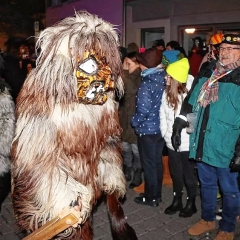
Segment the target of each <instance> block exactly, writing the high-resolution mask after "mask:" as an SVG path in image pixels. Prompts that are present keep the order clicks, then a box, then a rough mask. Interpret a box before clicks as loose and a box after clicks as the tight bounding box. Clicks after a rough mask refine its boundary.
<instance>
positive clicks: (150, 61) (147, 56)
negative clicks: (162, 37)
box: [136, 48, 162, 68]
mask: <svg viewBox="0 0 240 240" xmlns="http://www.w3.org/2000/svg"><path fill="white" fill-rule="evenodd" d="M136 58H137V61H138V63H140V64H142V65H143V66H145V67H147V68H154V67H157V66H158V65H159V64H160V63H161V61H162V51H160V50H158V49H156V48H148V49H146V50H145V51H144V52H142V53H138V54H137V55H136Z"/></svg>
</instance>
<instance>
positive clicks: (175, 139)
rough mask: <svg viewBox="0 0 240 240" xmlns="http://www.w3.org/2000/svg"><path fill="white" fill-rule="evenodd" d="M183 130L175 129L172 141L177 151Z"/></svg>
mask: <svg viewBox="0 0 240 240" xmlns="http://www.w3.org/2000/svg"><path fill="white" fill-rule="evenodd" d="M181 132H182V129H173V133H172V137H171V141H172V146H173V148H174V150H175V151H177V150H178V148H179V146H180V145H181Z"/></svg>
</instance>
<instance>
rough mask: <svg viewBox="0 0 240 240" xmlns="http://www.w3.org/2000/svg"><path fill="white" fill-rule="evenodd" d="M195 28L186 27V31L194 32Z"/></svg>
mask: <svg viewBox="0 0 240 240" xmlns="http://www.w3.org/2000/svg"><path fill="white" fill-rule="evenodd" d="M195 30H196V29H195V28H186V29H185V32H186V33H187V34H193V33H194V32H195Z"/></svg>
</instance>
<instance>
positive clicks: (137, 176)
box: [0, 33, 240, 240]
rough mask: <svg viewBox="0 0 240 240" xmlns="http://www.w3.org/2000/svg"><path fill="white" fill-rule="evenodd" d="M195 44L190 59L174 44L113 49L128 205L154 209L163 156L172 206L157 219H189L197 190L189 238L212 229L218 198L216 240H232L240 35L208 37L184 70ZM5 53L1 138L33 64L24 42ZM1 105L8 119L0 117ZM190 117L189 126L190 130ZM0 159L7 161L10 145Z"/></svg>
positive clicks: (0, 190)
mask: <svg viewBox="0 0 240 240" xmlns="http://www.w3.org/2000/svg"><path fill="white" fill-rule="evenodd" d="M195 40H196V42H197V41H198V44H195V45H194V47H193V51H192V53H191V54H190V55H189V56H187V54H186V52H185V50H184V49H183V48H182V47H181V46H180V44H179V43H178V42H177V41H174V40H172V41H170V42H168V43H167V44H166V45H165V42H164V40H163V39H160V40H157V41H155V43H154V46H153V47H151V48H149V49H144V50H142V49H141V51H139V46H138V45H137V44H136V43H130V44H128V46H127V47H126V48H125V47H120V48H119V51H120V55H121V60H122V65H123V82H124V86H125V94H124V97H123V98H121V99H118V100H119V120H120V125H121V127H122V149H123V151H122V157H123V171H124V174H125V178H126V181H127V182H130V183H129V186H128V187H129V188H131V189H137V188H138V187H140V186H141V187H142V190H141V191H140V194H139V196H137V197H136V198H135V199H134V201H135V202H136V203H137V204H142V205H147V206H151V207H158V206H159V204H160V203H161V201H162V184H163V172H164V166H163V161H162V156H163V151H164V149H165V150H167V155H168V164H167V165H168V166H167V167H169V171H170V174H171V178H172V183H173V200H172V203H169V204H170V205H169V206H168V207H167V208H166V209H165V211H164V213H165V214H168V215H172V214H176V213H178V212H179V217H183V218H187V217H191V216H192V215H193V214H195V213H196V212H197V208H196V204H195V199H196V196H197V188H198V185H199V186H200V193H201V218H202V219H201V220H200V221H199V222H198V223H196V224H195V225H193V226H191V227H190V228H189V229H188V233H189V234H190V235H193V236H198V235H201V234H203V233H205V232H208V231H211V230H213V229H215V227H216V224H215V219H216V200H217V194H218V193H220V195H221V199H222V219H221V221H220V226H219V228H220V231H219V233H218V235H217V237H216V238H215V240H233V238H234V230H235V227H236V224H237V220H238V217H239V208H240V194H239V182H238V179H239V176H238V175H239V173H238V172H239V171H240V107H239V106H240V105H239V103H240V88H239V85H240V36H239V35H236V34H225V35H224V34H219V33H218V34H215V35H213V36H212V37H211V39H210V42H209V48H208V52H207V53H206V52H205V53H203V52H201V54H199V56H200V58H201V59H200V58H199V59H198V64H197V66H195V65H194V64H191V63H192V61H193V57H196V54H197V53H198V52H197V51H198V48H199V44H201V43H200V40H199V39H195ZM197 45H198V46H197ZM6 46H7V50H6V52H4V53H1V55H0V73H1V76H0V78H1V79H0V80H1V81H0V104H4V106H2V107H1V109H0V114H1V115H0V119H1V121H3V122H2V124H1V129H0V130H1V133H2V132H4V131H3V130H2V128H4V127H6V125H4V124H5V123H8V124H9V126H7V127H10V128H14V108H15V103H16V99H17V96H18V94H19V92H20V90H21V87H22V85H23V83H24V80H25V79H26V77H27V75H28V74H29V73H30V71H31V69H32V68H34V67H35V60H36V58H35V55H34V53H32V52H31V47H30V45H29V44H27V43H26V41H17V40H16V39H15V40H14V39H10V40H9V41H8V42H7V43H6ZM191 66H192V67H191ZM6 106H7V107H8V108H7V109H8V115H6V114H5V113H4V112H3V111H2V109H4V108H6ZM190 115H191V117H192V116H193V117H194V122H195V124H194V125H193V126H192V127H193V129H192V130H191V131H190V130H189V129H188V128H189V126H190V124H192V123H191V121H192V120H191V121H190ZM5 118H6V119H7V120H8V121H5V120H4V119H5ZM9 119H10V120H9ZM227 136H229V137H227ZM0 143H1V144H6V142H4V143H3V142H1V141H0ZM7 143H8V142H7ZM8 144H9V143H8ZM0 149H4V147H3V146H0ZM0 156H1V157H2V156H3V157H4V156H5V157H7V158H9V157H10V144H9V149H7V151H6V152H4V153H2V152H1V153H0ZM1 170H2V171H0V196H1V197H0V209H1V203H2V202H3V200H4V198H5V197H6V195H7V193H8V192H9V190H10V166H9V164H8V163H7V162H6V164H5V165H4V166H3V165H2V166H1ZM6 186H7V187H6ZM184 186H185V187H186V193H187V199H186V201H185V203H184V202H183V199H182V196H183V190H184ZM136 192H138V191H136Z"/></svg>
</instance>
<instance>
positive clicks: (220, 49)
mask: <svg viewBox="0 0 240 240" xmlns="http://www.w3.org/2000/svg"><path fill="white" fill-rule="evenodd" d="M234 49H236V50H240V48H233V47H226V48H224V47H219V51H220V52H223V51H224V50H226V51H227V52H232V50H234Z"/></svg>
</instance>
